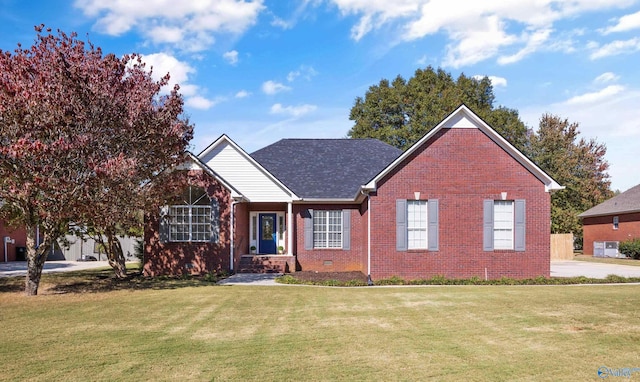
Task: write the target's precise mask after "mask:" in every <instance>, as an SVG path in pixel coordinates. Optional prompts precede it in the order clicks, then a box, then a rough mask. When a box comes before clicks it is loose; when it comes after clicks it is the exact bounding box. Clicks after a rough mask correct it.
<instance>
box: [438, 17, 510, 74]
mask: <svg viewBox="0 0 640 382" xmlns="http://www.w3.org/2000/svg"><path fill="white" fill-rule="evenodd" d="M478 21H479V22H478V23H477V24H476V25H475V26H474V27H473V29H466V30H461V31H456V32H455V33H454V34H453V37H454V39H455V40H456V41H457V42H458V43H457V44H455V45H454V44H450V45H449V46H448V48H447V55H446V57H445V59H444V65H446V66H452V67H454V68H459V67H461V66H465V65H471V64H475V63H476V62H480V61H484V60H486V59H487V58H489V57H492V56H494V55H495V54H496V53H497V52H498V50H499V49H500V48H501V47H503V46H508V45H511V44H513V43H514V42H515V41H516V40H517V38H516V37H515V36H513V35H509V34H507V33H505V31H504V29H505V28H504V25H502V22H501V21H500V19H499V18H498V17H496V16H490V17H487V18H485V19H482V20H478Z"/></svg>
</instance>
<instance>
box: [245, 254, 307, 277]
mask: <svg viewBox="0 0 640 382" xmlns="http://www.w3.org/2000/svg"><path fill="white" fill-rule="evenodd" d="M295 270H296V259H295V256H293V255H265V254H260V255H242V256H241V257H240V266H239V267H238V273H288V272H295Z"/></svg>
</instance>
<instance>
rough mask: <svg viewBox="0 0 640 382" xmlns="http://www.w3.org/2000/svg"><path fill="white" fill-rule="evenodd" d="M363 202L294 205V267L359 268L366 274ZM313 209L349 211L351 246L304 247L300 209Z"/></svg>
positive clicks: (341, 270)
mask: <svg viewBox="0 0 640 382" xmlns="http://www.w3.org/2000/svg"><path fill="white" fill-rule="evenodd" d="M366 207H367V204H366V201H365V202H364V203H363V204H361V205H353V204H351V205H349V204H342V205H341V204H336V205H310V204H305V205H300V204H298V205H294V206H293V214H294V221H295V226H296V228H297V229H296V231H295V234H296V235H295V237H294V240H293V241H294V244H293V247H294V248H296V251H297V252H296V254H297V262H298V266H297V269H298V270H302V271H318V272H347V271H360V272H363V273H365V274H366V273H367V210H366ZM307 209H313V210H342V209H349V210H351V227H350V228H351V246H350V249H349V250H343V249H312V250H305V245H304V212H305V211H306V210H307Z"/></svg>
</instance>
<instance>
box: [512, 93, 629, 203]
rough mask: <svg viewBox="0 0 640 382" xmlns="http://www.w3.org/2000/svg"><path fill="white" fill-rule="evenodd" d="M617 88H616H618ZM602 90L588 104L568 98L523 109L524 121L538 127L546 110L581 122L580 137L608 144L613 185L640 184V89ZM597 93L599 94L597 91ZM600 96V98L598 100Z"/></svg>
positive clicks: (622, 186) (620, 187) (616, 186)
mask: <svg viewBox="0 0 640 382" xmlns="http://www.w3.org/2000/svg"><path fill="white" fill-rule="evenodd" d="M614 90H615V89H614ZM609 92H610V94H609V95H608V96H605V95H603V93H606V92H598V93H600V96H596V97H592V101H593V102H591V103H589V104H588V105H587V104H585V103H581V102H575V97H574V98H570V99H568V100H565V101H562V102H558V103H553V104H548V105H538V106H527V107H524V108H519V111H520V116H521V118H522V120H523V121H524V122H525V123H526V124H527V125H529V126H533V127H534V128H537V126H538V122H539V119H540V117H541V116H542V114H543V113H552V114H556V115H558V116H560V117H562V118H567V119H569V121H571V122H577V123H579V124H580V128H579V130H580V136H581V137H584V138H586V139H591V138H593V139H595V140H596V141H598V142H600V143H604V144H606V146H607V154H606V159H607V161H608V162H609V164H610V168H609V174H610V175H611V181H612V183H611V186H612V188H613V189H620V190H622V191H624V190H627V189H629V188H631V187H632V186H635V185H637V184H640V172H639V171H637V169H638V168H640V156H638V155H636V151H637V144H636V142H638V139H640V129H638V123H637V121H639V120H640V108H638V107H637V105H639V104H640V89H630V88H625V90H624V91H609ZM593 94H597V93H593ZM595 99H597V101H595Z"/></svg>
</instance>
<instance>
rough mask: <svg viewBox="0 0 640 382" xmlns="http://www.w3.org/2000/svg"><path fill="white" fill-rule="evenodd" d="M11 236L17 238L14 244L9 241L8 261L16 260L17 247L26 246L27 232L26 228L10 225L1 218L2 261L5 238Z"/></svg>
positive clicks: (0, 256)
mask: <svg viewBox="0 0 640 382" xmlns="http://www.w3.org/2000/svg"><path fill="white" fill-rule="evenodd" d="M6 236H9V237H10V238H12V239H14V240H15V243H14V244H11V243H7V253H6V257H7V261H16V247H25V246H26V245H27V232H26V231H25V229H24V228H14V227H9V226H8V225H7V224H6V223H5V222H4V221H1V220H0V246H1V248H2V250H1V252H0V263H1V262H4V259H5V253H4V238H5V237H6Z"/></svg>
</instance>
